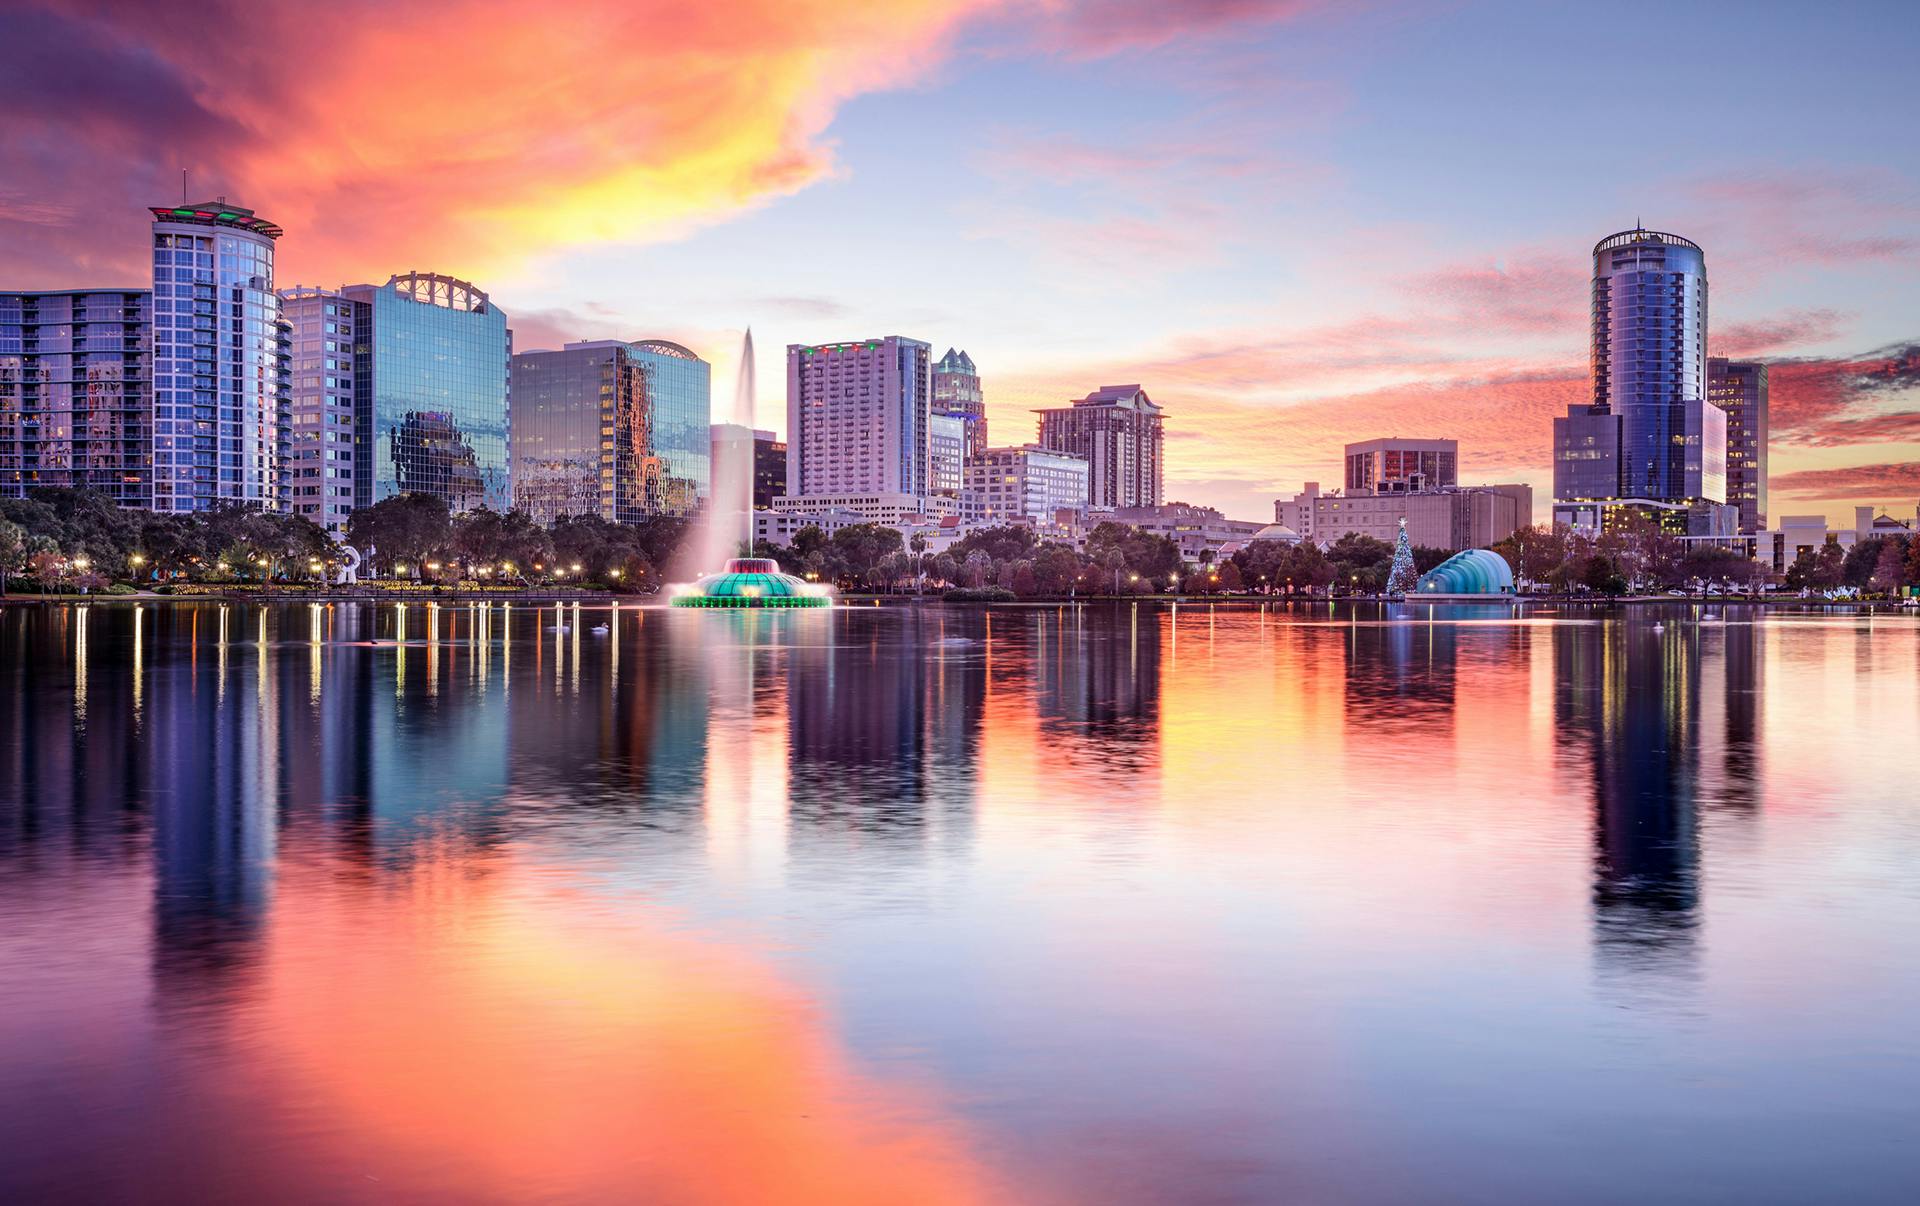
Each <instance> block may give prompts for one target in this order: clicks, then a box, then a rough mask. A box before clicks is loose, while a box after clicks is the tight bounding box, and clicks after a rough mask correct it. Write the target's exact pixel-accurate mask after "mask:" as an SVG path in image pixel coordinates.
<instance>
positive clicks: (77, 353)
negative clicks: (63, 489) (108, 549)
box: [0, 289, 153, 508]
mask: <svg viewBox="0 0 1920 1206" xmlns="http://www.w3.org/2000/svg"><path fill="white" fill-rule="evenodd" d="M151 305H152V297H151V296H150V295H149V294H148V292H147V291H146V290H145V289H85V290H73V291H61V292H50V293H0V496H4V497H12V498H18V497H20V496H22V495H23V494H25V493H26V492H27V491H28V490H31V489H33V488H34V487H36V486H71V487H74V488H76V489H85V490H99V491H102V492H104V493H107V494H110V495H112V496H113V500H114V501H115V502H117V503H119V504H120V505H121V506H123V507H143V508H144V507H147V506H150V505H151V504H152V501H153V474H152V465H153V432H152V430H151V429H150V426H149V424H150V423H151V422H152V405H151V400H150V399H149V397H148V395H147V390H148V385H149V381H150V373H151V371H152V370H151V364H152V358H153V334H152V326H151V318H150V312H151V311H150V307H151Z"/></svg>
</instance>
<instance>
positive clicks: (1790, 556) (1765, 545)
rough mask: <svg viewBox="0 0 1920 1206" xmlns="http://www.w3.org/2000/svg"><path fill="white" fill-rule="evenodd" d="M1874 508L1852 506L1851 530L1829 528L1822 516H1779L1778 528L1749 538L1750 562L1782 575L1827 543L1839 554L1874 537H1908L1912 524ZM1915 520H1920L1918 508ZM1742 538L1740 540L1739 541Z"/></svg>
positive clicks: (1910, 533)
mask: <svg viewBox="0 0 1920 1206" xmlns="http://www.w3.org/2000/svg"><path fill="white" fill-rule="evenodd" d="M1877 510H1878V509H1877V508H1874V507H1855V508H1854V509H1853V526H1852V527H1851V528H1830V527H1828V526H1827V517H1826V516H1824V515H1782V516H1781V517H1780V519H1779V525H1780V526H1778V527H1776V528H1774V529H1773V530H1771V531H1767V532H1761V533H1759V534H1758V535H1757V536H1755V537H1753V538H1751V539H1752V541H1753V547H1752V555H1753V558H1754V560H1756V561H1758V562H1760V563H1761V564H1763V565H1766V566H1768V567H1770V568H1771V569H1772V570H1773V571H1774V572H1775V573H1785V572H1786V570H1787V568H1788V567H1789V566H1791V565H1792V564H1793V563H1794V562H1795V561H1796V560H1798V559H1799V556H1800V554H1802V553H1818V552H1819V551H1820V550H1821V549H1822V548H1823V547H1825V546H1826V544H1827V542H1828V541H1829V540H1831V541H1832V542H1833V543H1835V544H1837V545H1839V546H1840V548H1841V551H1843V552H1844V551H1846V550H1848V549H1851V548H1852V547H1853V546H1854V545H1856V544H1859V543H1860V542H1861V541H1864V540H1870V539H1872V538H1873V537H1875V536H1910V535H1912V534H1913V532H1914V524H1913V523H1910V522H1908V521H1907V520H1904V519H1895V518H1893V517H1892V516H1891V515H1887V514H1885V513H1884V512H1880V513H1877V514H1876V511H1877ZM1915 520H1916V521H1920V509H1916V514H1915ZM1743 539H1744V538H1743Z"/></svg>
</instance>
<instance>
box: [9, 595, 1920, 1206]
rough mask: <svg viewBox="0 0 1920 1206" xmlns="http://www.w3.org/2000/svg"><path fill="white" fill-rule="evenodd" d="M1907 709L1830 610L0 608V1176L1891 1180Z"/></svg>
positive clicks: (970, 1196)
mask: <svg viewBox="0 0 1920 1206" xmlns="http://www.w3.org/2000/svg"><path fill="white" fill-rule="evenodd" d="M1656 621H1658V623H1656ZM600 625H607V626H608V627H609V631H606V632H599V631H596V627H597V626H600ZM396 638H402V639H396ZM1917 726H1920V633H1917V632H1916V628H1915V625H1914V623H1913V622H1912V621H1910V620H1907V619H1902V618H1890V617H1884V616H1883V617H1879V618H1875V619H1871V620H1869V619H1867V618H1865V617H1856V616H1853V615H1850V614H1831V615H1825V614H1800V615H1786V614H1765V615H1756V614H1754V613H1752V612H1750V611H1745V610H1742V609H1739V608H1733V609H1718V608H1714V609H1706V610H1704V611H1703V610H1701V609H1696V608H1675V609H1672V610H1669V611H1666V612H1664V613H1661V612H1654V611H1638V612H1634V613H1632V614H1630V615H1629V616H1627V617H1625V618H1622V617H1621V616H1620V615H1618V614H1617V613H1614V614H1607V613H1554V612H1551V611H1544V612H1543V611H1531V612H1527V613H1524V614H1519V613H1514V612H1511V611H1509V610H1508V609H1506V608H1504V607H1496V608H1488V609H1466V608H1457V609H1451V610H1449V609H1445V608H1441V609H1438V610H1437V611H1436V610H1435V609H1430V608H1427V607H1419V608H1405V607H1362V608H1360V609H1359V610H1358V611H1357V612H1354V611H1349V610H1346V609H1340V610H1329V609H1327V608H1325V607H1319V608H1312V609H1309V608H1300V609H1295V610H1291V611H1288V610H1284V609H1274V610H1261V609H1258V608H1244V607H1242V608H1228V607H1221V608H1219V609H1209V608H1205V607H1181V608H1180V609H1179V610H1178V611H1177V613H1176V612H1174V611H1172V610H1169V609H1167V608H1164V607H1156V606H1151V605H1148V606H1142V607H1139V608H1137V609H1136V608H1132V607H1114V608H1111V609H1091V610H1078V611H1076V610H1068V609H1058V608H1039V609H1018V610H1016V609H1006V610H996V611H993V612H991V613H988V612H983V611H977V610H958V609H942V608H937V607H929V608H925V609H920V610H914V609H910V608H854V609H844V610H835V611H832V612H829V613H806V614H802V613H790V614H777V613H764V614H723V613H707V612H686V613H676V612H669V611H664V610H635V609H631V608H629V609H625V610H623V611H620V612H618V613H610V612H609V611H607V610H606V609H604V608H602V609H599V610H594V609H592V608H587V609H584V610H580V611H577V612H576V611H575V610H573V609H572V608H565V609H561V610H556V609H554V608H552V607H547V608H544V609H541V608H534V607H530V606H521V607H516V608H513V609H510V610H509V609H501V608H494V609H492V610H490V611H489V610H484V609H482V610H476V609H474V608H470V607H467V606H464V605H460V606H443V607H438V608H429V607H428V606H426V605H424V604H415V605H412V606H409V607H407V608H405V609H399V608H395V607H392V606H384V607H377V608H376V607H372V606H349V605H344V604H343V605H339V606H332V607H318V608H309V607H307V606H304V605H301V606H284V607H256V606H250V605H249V606H231V607H224V608H223V607H219V606H215V605H191V604H181V605H159V606H156V605H144V606H140V607H134V606H131V605H126V604H114V605H104V604H103V605H96V606H93V607H91V608H39V607H24V608H23V607H15V608H6V609H0V1200H4V1201H10V1202H12V1201H36V1200H46V1199H91V1200H102V1199H105V1200H139V1201H153V1202H175V1201H179V1202H209V1201H214V1202H218V1201H236V1202H259V1201H276V1202H338V1201H349V1200H377V1201H428V1200H436V1201H447V1200H459V1201H476V1202H477V1201H498V1202H507V1201H513V1202H520V1201H529V1200H541V1201H584V1202H600V1201H614V1200H624V1201H635V1202H650V1203H761V1202H830V1203H886V1204H895V1203H912V1204H919V1203H945V1202H993V1203H1000V1202H1040V1203H1056V1202H1059V1203H1066V1202H1074V1203H1100V1204H1103V1206H1104V1204H1123V1206H1124V1204H1132V1203H1140V1204H1147V1203H1156V1204H1157V1203H1179V1202H1207V1203H1227V1202H1282V1203H1292V1202H1301V1203H1368V1204H1371V1203H1454V1202H1460V1203H1467V1202H1475V1203H1478V1202H1489V1203H1491V1202H1539V1203H1549V1202H1550V1203H1617V1202H1725V1203H1759V1202H1889V1203H1891V1202H1901V1203H1907V1202H1912V1201H1915V1200H1920V1092H1916V1086H1917V1085H1920V887H1916V884H1917V883H1920V804H1917V803H1916V799H1917V798H1920V786H1917V785H1920V740H1917V738H1920V731H1917Z"/></svg>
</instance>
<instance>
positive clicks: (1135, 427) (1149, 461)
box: [1038, 385, 1166, 507]
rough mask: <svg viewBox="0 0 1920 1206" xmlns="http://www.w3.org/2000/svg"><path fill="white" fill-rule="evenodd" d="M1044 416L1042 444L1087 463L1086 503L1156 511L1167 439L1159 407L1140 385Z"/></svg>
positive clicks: (1103, 390)
mask: <svg viewBox="0 0 1920 1206" xmlns="http://www.w3.org/2000/svg"><path fill="white" fill-rule="evenodd" d="M1038 413H1039V415H1040V446H1041V447H1042V448H1046V449H1050V450H1051V451H1054V452H1064V453H1067V454H1069V455H1071V456H1077V457H1079V458H1080V459H1081V460H1084V461H1086V462H1087V505H1088V506H1092V507H1157V506H1159V505H1160V503H1161V496H1162V479H1163V474H1164V468H1165V461H1166V458H1165V455H1164V451H1163V450H1164V446H1165V441H1166V436H1165V434H1164V432H1163V431H1162V430H1161V423H1162V415H1161V411H1160V407H1159V406H1157V405H1155V403H1154V402H1153V400H1152V399H1151V398H1149V397H1147V391H1145V390H1143V389H1141V388H1140V387H1139V386H1138V385H1105V386H1102V387H1100V388H1099V389H1097V390H1095V391H1093V392H1092V393H1090V394H1088V395H1087V396H1086V397H1084V398H1080V399H1077V400H1075V401H1074V403H1073V404H1072V405H1071V406H1061V407H1054V408H1050V409H1047V410H1042V411H1040V412H1038Z"/></svg>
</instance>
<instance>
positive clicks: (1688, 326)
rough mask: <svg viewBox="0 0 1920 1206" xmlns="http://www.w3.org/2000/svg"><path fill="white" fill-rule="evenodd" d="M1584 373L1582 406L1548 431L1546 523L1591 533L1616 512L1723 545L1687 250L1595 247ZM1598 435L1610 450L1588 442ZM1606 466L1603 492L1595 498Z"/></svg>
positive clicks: (1715, 415)
mask: <svg viewBox="0 0 1920 1206" xmlns="http://www.w3.org/2000/svg"><path fill="white" fill-rule="evenodd" d="M1591 363H1592V391H1593V393H1592V400H1591V401H1590V402H1589V403H1588V404H1587V405H1586V406H1585V407H1573V408H1571V409H1570V410H1569V411H1568V414H1567V416H1566V418H1564V419H1556V420H1554V448H1555V462H1554V463H1555V481H1554V497H1555V500H1556V504H1555V511H1554V515H1555V518H1556V520H1560V521H1564V522H1570V523H1573V524H1575V525H1576V526H1583V527H1597V526H1602V525H1604V523H1605V522H1606V520H1607V517H1608V516H1609V515H1610V514H1612V513H1614V512H1617V511H1621V510H1623V509H1624V510H1628V511H1633V512H1636V513H1640V514H1644V515H1648V516H1650V517H1652V518H1654V519H1656V520H1658V521H1659V522H1661V523H1662V524H1664V525H1665V526H1667V527H1669V528H1672V529H1673V530H1675V531H1679V532H1683V533H1688V534H1692V535H1696V536H1721V535H1732V533H1733V528H1734V527H1735V525H1736V522H1737V519H1736V513H1735V512H1734V511H1733V510H1732V509H1731V508H1728V507H1727V506H1726V505H1725V504H1726V500H1727V416H1726V412H1725V411H1723V410H1721V409H1720V408H1719V407H1718V406H1715V405H1714V404H1713V403H1712V402H1710V401H1709V400H1708V397H1707V263H1706V255H1705V253H1703V252H1702V251H1701V250H1700V247H1699V245H1698V244H1696V243H1693V242H1690V241H1689V240H1687V239H1683V238H1681V237H1680V236H1678V235H1673V234H1665V233H1663V232H1660V231H1655V230H1645V229H1634V230H1628V231H1622V232H1621V233H1619V234H1616V235H1610V236H1608V237H1607V238H1605V239H1602V240H1600V242H1599V243H1598V244H1596V245H1595V246H1594V249H1593V289H1592V346H1591ZM1583 412H1584V413H1583ZM1603 416H1611V417H1613V418H1614V419H1615V420H1616V423H1612V424H1609V423H1606V422H1604V421H1602V417H1603ZM1609 432H1611V433H1613V434H1614V438H1615V440H1616V442H1615V443H1613V444H1611V445H1610V446H1601V445H1600V444H1597V443H1595V441H1596V440H1599V439H1601V438H1602V437H1604V436H1606V435H1607V434H1608V433H1609ZM1609 463H1611V465H1612V467H1613V470H1614V472H1615V479H1614V482H1613V484H1612V486H1611V489H1608V490H1606V492H1605V493H1594V491H1596V490H1600V489H1602V488H1603V487H1604V486H1605V483H1601V482H1598V481H1597V474H1598V471H1599V470H1600V468H1601V467H1602V466H1605V465H1607V464H1609Z"/></svg>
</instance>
